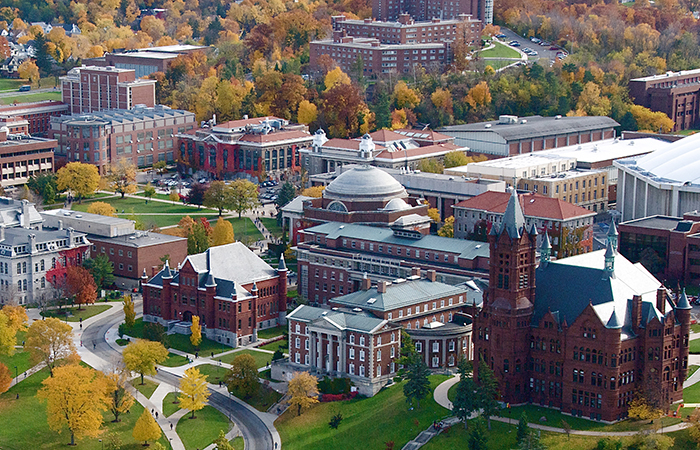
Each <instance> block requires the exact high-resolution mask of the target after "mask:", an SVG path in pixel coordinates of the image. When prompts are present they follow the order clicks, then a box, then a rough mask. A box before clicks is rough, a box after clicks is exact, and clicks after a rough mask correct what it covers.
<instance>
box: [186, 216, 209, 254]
mask: <svg viewBox="0 0 700 450" xmlns="http://www.w3.org/2000/svg"><path fill="white" fill-rule="evenodd" d="M208 248H209V236H207V230H206V229H205V228H204V225H202V224H201V223H200V222H196V223H195V224H194V225H192V228H191V229H190V232H189V234H188V235H187V254H189V255H194V254H197V253H202V252H204V251H206V250H207V249H208Z"/></svg>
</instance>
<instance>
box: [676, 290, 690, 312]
mask: <svg viewBox="0 0 700 450" xmlns="http://www.w3.org/2000/svg"><path fill="white" fill-rule="evenodd" d="M676 309H693V307H692V306H690V302H688V296H687V295H686V294H685V288H683V292H682V293H681V296H680V297H679V298H678V304H677V305H676Z"/></svg>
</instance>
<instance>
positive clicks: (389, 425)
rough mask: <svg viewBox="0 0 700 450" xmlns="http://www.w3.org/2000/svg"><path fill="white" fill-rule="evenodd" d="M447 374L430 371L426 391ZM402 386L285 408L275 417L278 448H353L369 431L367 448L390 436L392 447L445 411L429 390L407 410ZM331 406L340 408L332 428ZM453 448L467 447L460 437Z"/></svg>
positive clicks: (365, 440) (381, 445) (365, 439)
mask: <svg viewBox="0 0 700 450" xmlns="http://www.w3.org/2000/svg"><path fill="white" fill-rule="evenodd" d="M446 379H447V377H446V376H443V375H432V376H431V377H430V385H431V392H432V391H433V390H434V389H435V387H436V386H437V385H438V384H440V383H442V382H443V381H445V380H446ZM403 385H404V382H401V383H398V384H394V385H392V386H390V387H388V388H386V389H383V390H382V391H381V392H379V393H378V394H377V395H375V396H374V397H370V398H356V399H353V400H347V401H342V402H331V403H321V404H317V405H316V406H314V407H312V408H311V409H309V410H307V411H305V412H303V413H302V414H301V416H297V415H296V411H291V410H287V412H285V413H284V414H283V415H282V416H281V417H280V418H279V419H277V421H276V422H275V425H276V427H277V430H278V431H279V433H280V436H281V438H282V447H283V448H284V449H285V450H295V449H304V450H315V449H324V450H325V449H333V450H354V449H357V448H358V445H361V444H368V443H369V441H368V437H370V436H371V442H372V443H373V444H374V446H373V447H372V448H384V446H385V445H384V443H385V442H390V441H393V442H394V448H395V449H400V448H403V446H404V445H405V444H406V443H407V442H408V441H409V440H411V439H413V438H415V437H416V436H417V435H418V433H420V432H421V431H423V430H425V429H426V428H428V426H429V425H430V424H432V423H433V421H434V420H440V419H442V418H445V417H446V416H447V415H448V413H447V411H446V410H445V409H444V408H443V407H441V406H439V405H438V404H437V403H435V400H433V396H432V395H430V396H428V397H427V398H425V399H424V400H423V401H421V404H420V408H414V409H413V410H410V409H409V407H408V404H407V403H406V398H405V397H404V395H403ZM336 411H342V414H343V421H342V422H341V424H340V427H339V428H338V429H337V430H333V429H331V428H330V427H329V426H328V421H329V420H330V418H331V416H333V415H334V414H335V413H336ZM446 448H447V447H446ZM452 448H466V445H465V443H464V442H463V443H462V444H460V445H459V446H457V447H452Z"/></svg>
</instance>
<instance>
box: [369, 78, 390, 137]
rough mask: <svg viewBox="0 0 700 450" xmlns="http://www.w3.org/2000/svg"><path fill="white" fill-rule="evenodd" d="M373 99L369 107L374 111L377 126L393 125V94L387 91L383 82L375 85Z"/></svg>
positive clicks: (386, 126)
mask: <svg viewBox="0 0 700 450" xmlns="http://www.w3.org/2000/svg"><path fill="white" fill-rule="evenodd" d="M373 100H374V101H373V102H372V103H371V104H370V105H369V108H370V110H371V111H372V112H373V113H374V117H375V120H376V123H377V128H378V129H382V128H389V127H391V96H390V95H389V92H387V88H386V85H384V84H383V83H382V84H381V85H379V84H377V85H376V86H375V90H374V99H373Z"/></svg>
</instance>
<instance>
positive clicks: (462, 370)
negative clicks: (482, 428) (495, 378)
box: [452, 358, 478, 428]
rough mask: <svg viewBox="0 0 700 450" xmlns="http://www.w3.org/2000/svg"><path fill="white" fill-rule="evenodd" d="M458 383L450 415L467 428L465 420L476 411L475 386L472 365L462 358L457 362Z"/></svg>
mask: <svg viewBox="0 0 700 450" xmlns="http://www.w3.org/2000/svg"><path fill="white" fill-rule="evenodd" d="M458 369H459V382H458V383H457V387H456V388H455V398H454V400H453V401H452V414H454V415H455V416H457V417H458V418H459V419H461V420H462V421H463V422H464V427H465V428H466V427H467V419H468V418H469V417H470V416H471V415H472V413H474V412H475V411H477V409H478V405H477V402H476V384H475V383H474V377H473V374H472V363H471V361H467V359H466V358H462V359H460V361H459V366H458Z"/></svg>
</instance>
